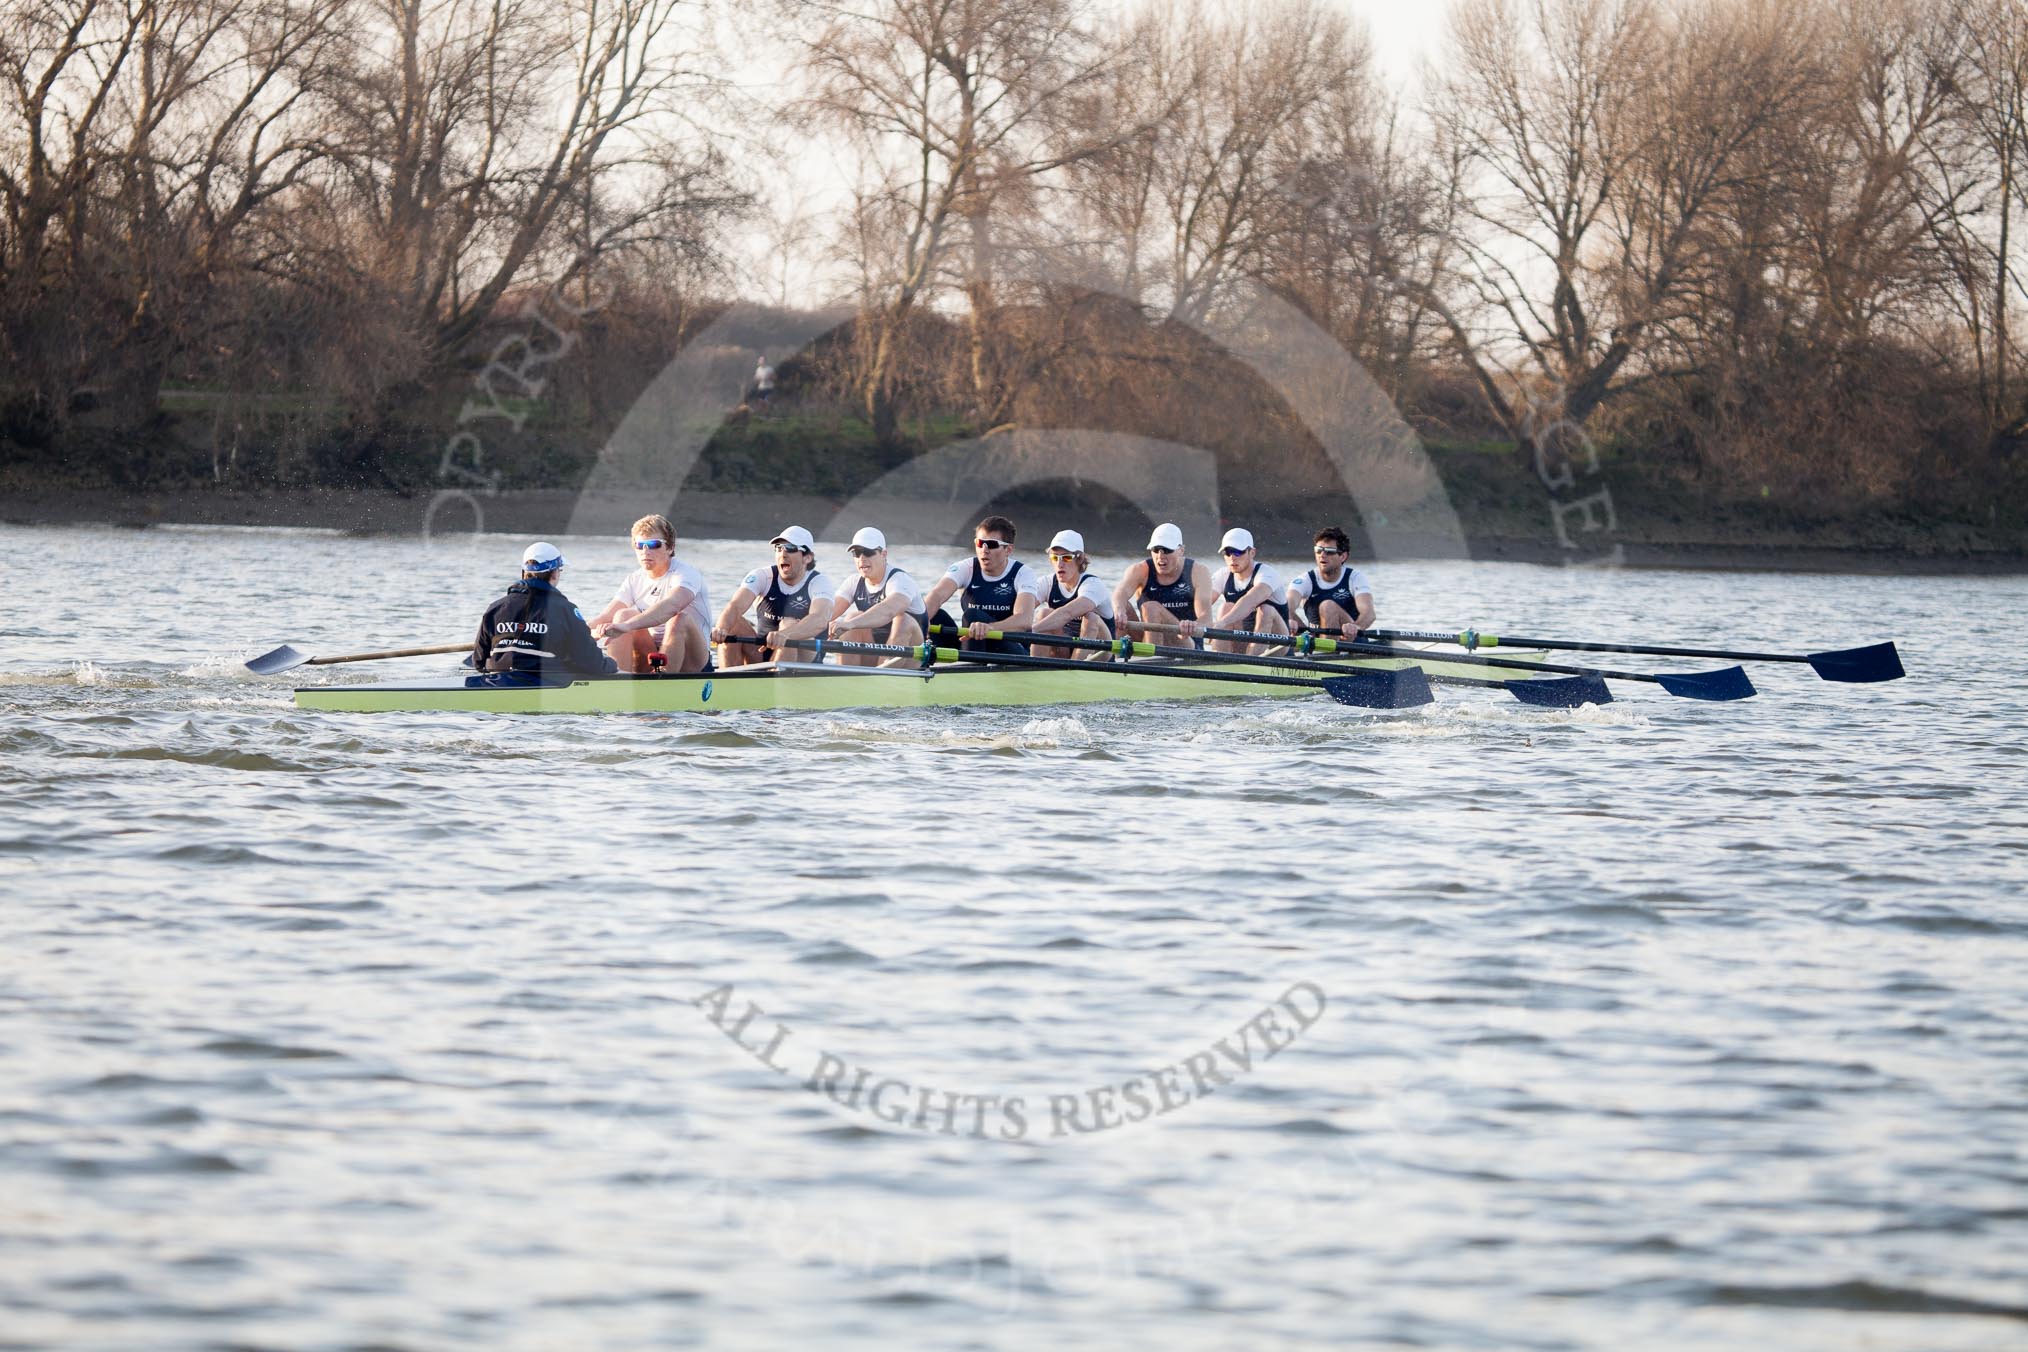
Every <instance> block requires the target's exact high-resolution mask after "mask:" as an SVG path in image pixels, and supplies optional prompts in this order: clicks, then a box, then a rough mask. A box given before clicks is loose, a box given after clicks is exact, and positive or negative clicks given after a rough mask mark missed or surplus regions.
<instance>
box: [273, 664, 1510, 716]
mask: <svg viewBox="0 0 2028 1352" xmlns="http://www.w3.org/2000/svg"><path fill="white" fill-rule="evenodd" d="M1533 655H1534V654H1529V656H1533ZM1332 665H1333V666H1334V667H1335V666H1338V665H1340V664H1339V663H1335V662H1334V663H1332ZM1342 665H1343V667H1344V668H1345V670H1347V671H1348V672H1349V671H1357V670H1360V669H1367V670H1386V669H1391V668H1401V667H1407V666H1420V667H1421V668H1422V669H1423V670H1424V671H1425V672H1427V673H1429V674H1430V675H1432V676H1449V677H1452V678H1455V679H1461V680H1467V681H1472V682H1474V683H1487V682H1488V678H1492V679H1495V680H1497V679H1499V678H1502V677H1508V676H1524V675H1526V674H1527V673H1525V672H1520V671H1513V672H1507V671H1500V670H1497V669H1489V668H1486V667H1478V666H1466V665H1463V664H1454V663H1447V662H1444V661H1442V660H1440V659H1429V660H1424V661H1417V662H1410V661H1408V660H1406V659H1386V658H1373V659H1367V660H1362V661H1348V662H1345V663H1343V664H1342ZM1163 671H1174V672H1178V673H1179V674H1177V675H1160V674H1157V673H1158V672H1163ZM1200 673H1201V674H1200ZM1210 674H1217V675H1223V676H1226V677H1228V678H1229V677H1232V676H1243V677H1245V678H1246V679H1243V680H1231V679H1225V680H1215V679H1205V678H1204V676H1205V675H1210ZM1263 677H1265V678H1268V679H1265V680H1263V679H1260V678H1263ZM1276 677H1280V678H1283V679H1288V678H1295V680H1296V681H1297V682H1299V683H1297V684H1288V685H1280V684H1274V683H1273V678H1276ZM1312 680H1313V678H1311V677H1309V676H1307V675H1306V674H1305V673H1302V672H1297V671H1286V670H1273V669H1267V668H1260V667H1239V666H1224V665H1208V664H1207V665H1203V666H1198V665H1191V664H1186V665H1183V666H1180V667H1178V666H1171V665H1168V664H1165V663H1159V662H1137V663H1128V664H1124V665H1116V664H1110V663H1108V664H1103V665H1100V664H1094V665H1092V666H1091V667H1089V668H1088V669H1077V670H1056V669H1038V668H1008V667H988V666H945V667H937V668H935V669H933V670H932V671H931V672H928V673H924V672H920V671H905V670H896V669H893V668H883V667H839V666H830V665H825V666H812V665H808V664H803V663H781V664H777V665H773V666H761V667H746V668H740V669H736V670H732V671H720V672H713V673H711V674H710V675H704V676H640V677H636V676H587V677H581V678H579V679H577V680H574V681H572V682H571V683H570V684H569V685H567V686H563V685H559V686H547V687H525V686H524V687H518V688H505V689H502V688H489V687H471V686H467V685H465V684H464V682H463V681H462V680H448V681H422V682H383V683H379V684H373V685H314V686H304V687H301V688H299V689H298V690H297V691H296V704H297V705H298V706H299V707H301V708H304V709H321V710H327V711H330V712H334V713H498V714H641V713H703V712H709V711H711V710H714V709H727V710H741V709H747V710H752V709H906V708H936V707H963V706H980V705H1032V704H1092V703H1098V702H1109V701H1120V700H1178V699H1233V698H1249V697H1259V696H1272V697H1280V698H1301V697H1305V696H1312V695H1319V694H1322V691H1321V690H1320V689H1319V688H1318V687H1317V686H1316V685H1314V684H1312V683H1311V681H1312Z"/></svg>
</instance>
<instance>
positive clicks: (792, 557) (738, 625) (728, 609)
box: [711, 526, 836, 667]
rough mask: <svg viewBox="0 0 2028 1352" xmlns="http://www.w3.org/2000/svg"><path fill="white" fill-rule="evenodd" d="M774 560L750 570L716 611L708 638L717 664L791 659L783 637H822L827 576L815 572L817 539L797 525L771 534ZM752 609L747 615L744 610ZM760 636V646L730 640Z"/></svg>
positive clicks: (827, 616) (827, 610)
mask: <svg viewBox="0 0 2028 1352" xmlns="http://www.w3.org/2000/svg"><path fill="white" fill-rule="evenodd" d="M773 543H774V547H775V561H774V564H773V565H772V566H770V567H762V568H756V569H754V570H753V571H752V572H751V573H748V574H747V575H746V577H745V578H744V579H742V580H741V582H740V584H739V590H738V591H736V592H734V593H733V594H732V599H731V600H730V601H727V602H726V603H725V609H724V610H722V611H720V612H719V614H718V628H717V630H716V631H714V632H713V634H712V636H711V637H712V641H713V642H715V643H717V644H719V645H720V646H719V649H718V665H720V666H721V667H738V666H745V665H746V664H747V663H749V662H766V661H770V660H776V659H780V660H785V661H786V660H794V659H795V658H797V657H798V656H799V654H798V653H797V652H796V651H795V650H794V649H789V648H785V647H783V640H785V639H792V638H822V637H823V636H824V631H825V630H826V629H829V628H830V627H831V597H832V594H833V592H834V591H835V590H836V589H835V588H833V587H832V585H831V579H830V578H828V577H825V576H824V575H823V574H822V573H820V572H818V571H817V554H816V549H817V542H816V541H815V540H814V539H812V538H811V537H810V532H808V531H806V530H804V529H803V528H802V527H801V526H790V527H789V528H788V529H787V530H784V531H783V532H782V533H781V534H780V535H777V536H776V537H775V538H774V541H773ZM749 608H750V609H751V610H752V612H753V615H752V618H751V619H749V618H748V616H747V612H748V610H749ZM756 636H758V637H760V638H763V639H765V640H766V643H765V644H758V643H739V642H733V641H730V640H735V639H738V638H742V637H743V638H753V637H756Z"/></svg>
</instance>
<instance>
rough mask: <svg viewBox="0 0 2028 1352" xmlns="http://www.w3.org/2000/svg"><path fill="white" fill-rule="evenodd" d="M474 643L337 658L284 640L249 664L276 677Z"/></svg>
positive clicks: (456, 650)
mask: <svg viewBox="0 0 2028 1352" xmlns="http://www.w3.org/2000/svg"><path fill="white" fill-rule="evenodd" d="M471 651H472V645H471V644H470V643H440V644H438V645H436V646H435V647H432V648H389V649H387V650H386V651H385V652H377V653H344V654H341V655H339V656H336V657H312V656H310V654H308V653H306V652H298V651H297V650H296V649H294V648H292V647H290V646H289V645H288V644H286V643H284V644H283V645H282V646H281V647H279V648H276V649H275V650H274V651H273V652H265V653H262V654H261V655H260V656H259V657H256V658H254V659H253V660H252V661H250V662H248V663H247V664H246V669H247V670H248V671H251V672H252V673H254V675H256V676H272V675H274V674H275V673H276V672H280V671H289V670H292V669H294V668H296V667H324V666H329V665H331V664H332V663H334V662H378V661H381V660H382V659H383V658H389V657H436V656H439V655H441V654H444V653H469V652H471Z"/></svg>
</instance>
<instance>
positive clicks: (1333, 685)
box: [1324, 667, 1436, 709]
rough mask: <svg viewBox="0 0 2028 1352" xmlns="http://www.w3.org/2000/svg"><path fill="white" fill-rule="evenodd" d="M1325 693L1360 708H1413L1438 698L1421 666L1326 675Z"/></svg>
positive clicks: (1340, 701)
mask: <svg viewBox="0 0 2028 1352" xmlns="http://www.w3.org/2000/svg"><path fill="white" fill-rule="evenodd" d="M1324 693H1325V694H1327V695H1329V696H1330V697H1331V698H1332V699H1334V700H1337V701H1338V702H1339V703H1340V704H1350V705H1354V706H1356V707H1357V708H1361V709H1413V708H1415V707H1416V706H1417V705H1421V704H1429V703H1432V702H1434V701H1435V699H1436V696H1435V695H1434V694H1433V693H1431V691H1430V688H1429V677H1427V676H1425V675H1423V673H1422V668H1421V667H1404V668H1402V669H1401V670H1399V671H1353V672H1347V673H1346V674H1345V675H1343V676H1326V677H1325V678H1324Z"/></svg>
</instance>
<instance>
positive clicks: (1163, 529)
mask: <svg viewBox="0 0 2028 1352" xmlns="http://www.w3.org/2000/svg"><path fill="white" fill-rule="evenodd" d="M1148 548H1150V549H1176V550H1180V549H1182V548H1183V528H1182V527H1181V526H1179V525H1177V524H1176V523H1175V522H1173V521H1164V522H1163V523H1162V524H1161V525H1159V526H1157V527H1155V533H1154V534H1153V535H1150V536H1149V537H1148Z"/></svg>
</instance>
